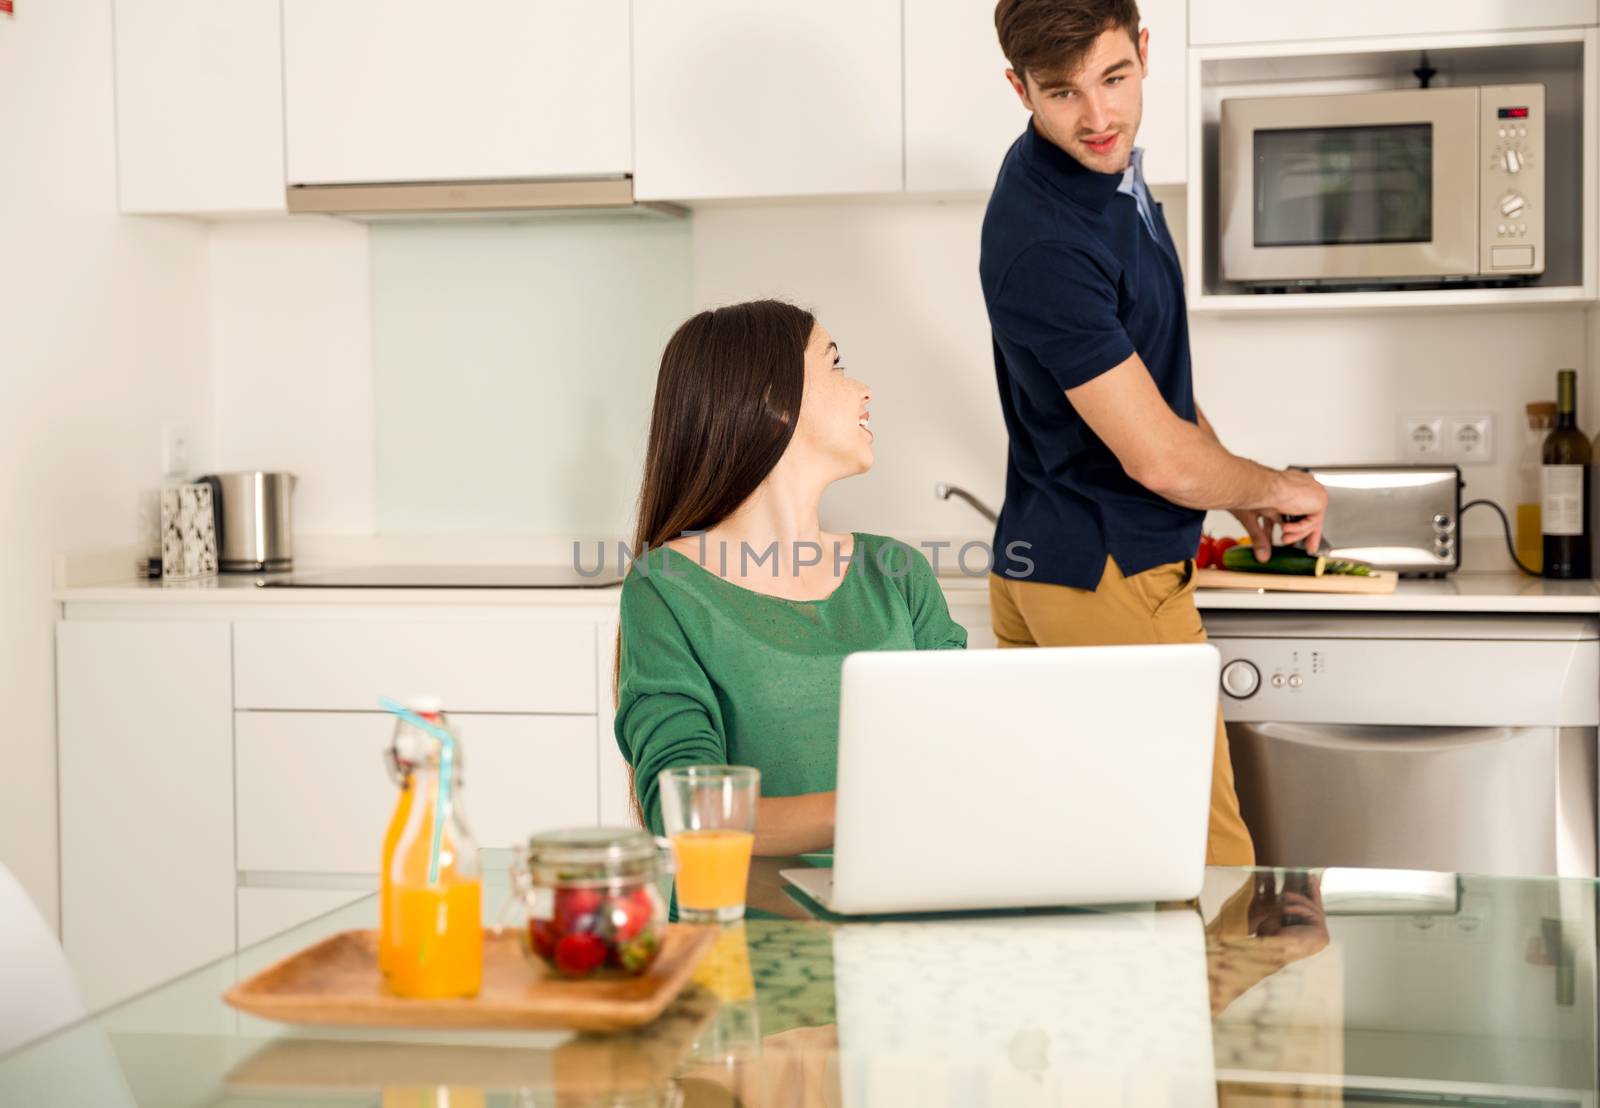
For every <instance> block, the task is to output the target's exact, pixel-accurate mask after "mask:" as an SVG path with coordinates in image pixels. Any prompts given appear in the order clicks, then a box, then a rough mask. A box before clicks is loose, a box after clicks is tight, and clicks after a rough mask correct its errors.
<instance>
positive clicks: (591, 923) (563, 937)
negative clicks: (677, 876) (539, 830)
mask: <svg viewBox="0 0 1600 1108" xmlns="http://www.w3.org/2000/svg"><path fill="white" fill-rule="evenodd" d="M671 867H672V854H671V849H670V846H668V847H667V848H666V849H663V844H662V842H661V841H660V840H657V839H656V838H654V837H653V836H651V835H650V834H648V833H647V832H644V831H640V830H637V829H632V828H629V829H619V828H606V827H599V828H595V827H583V828H575V829H572V830H567V831H548V832H545V833H543V834H539V835H535V836H533V837H532V838H531V839H529V840H528V844H527V846H526V848H525V849H524V850H523V853H522V857H520V858H518V859H516V860H515V861H514V862H513V863H512V865H511V882H512V888H513V889H514V890H515V891H516V895H517V896H518V897H519V898H520V899H521V901H522V903H523V906H524V908H525V909H526V912H527V924H526V926H525V927H524V928H523V930H522V936H523V948H524V950H526V951H527V953H528V955H529V957H531V958H535V959H537V960H538V961H540V962H542V963H543V964H545V965H547V966H549V967H551V968H552V969H554V970H555V971H556V972H558V973H560V974H562V975H564V976H566V977H574V978H581V977H588V976H590V975H591V974H593V973H596V972H598V971H602V970H606V969H610V970H617V971H620V972H622V973H626V974H641V973H643V972H644V971H645V970H647V969H649V968H650V966H651V964H652V963H653V962H655V960H656V955H657V954H658V953H659V952H660V950H661V942H662V940H663V939H664V938H665V937H666V929H667V905H666V901H664V900H663V899H662V897H661V892H660V890H659V889H657V887H656V883H657V881H658V880H659V879H660V878H661V876H662V875H663V874H665V873H667V872H670V870H671Z"/></svg>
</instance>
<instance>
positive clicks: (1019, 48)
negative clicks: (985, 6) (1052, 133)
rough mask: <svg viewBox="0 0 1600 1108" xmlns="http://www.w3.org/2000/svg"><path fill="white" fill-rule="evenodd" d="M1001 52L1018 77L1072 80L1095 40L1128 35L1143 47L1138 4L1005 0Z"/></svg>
mask: <svg viewBox="0 0 1600 1108" xmlns="http://www.w3.org/2000/svg"><path fill="white" fill-rule="evenodd" d="M994 29H995V31H996V33H998V34H999V36H1000V49H1001V51H1002V52H1003V53H1004V54H1005V56H1006V60H1007V61H1008V62H1010V63H1011V68H1012V69H1014V70H1016V71H1017V76H1018V77H1023V76H1025V75H1026V74H1029V73H1032V74H1033V75H1034V77H1035V79H1037V78H1038V76H1039V74H1041V73H1059V74H1067V73H1071V72H1072V71H1073V70H1075V69H1077V68H1078V65H1079V64H1080V63H1081V62H1082V61H1083V58H1084V55H1086V54H1087V53H1088V52H1089V50H1090V48H1091V47H1092V46H1093V45H1094V40H1095V39H1097V38H1099V37H1100V36H1101V35H1102V34H1104V33H1105V32H1106V31H1110V30H1116V29H1120V30H1124V31H1127V32H1128V36H1129V37H1130V38H1132V39H1133V44H1134V46H1135V47H1137V46H1138V45H1139V5H1138V4H1137V3H1135V0H1000V2H999V3H998V4H996V5H995V9H994Z"/></svg>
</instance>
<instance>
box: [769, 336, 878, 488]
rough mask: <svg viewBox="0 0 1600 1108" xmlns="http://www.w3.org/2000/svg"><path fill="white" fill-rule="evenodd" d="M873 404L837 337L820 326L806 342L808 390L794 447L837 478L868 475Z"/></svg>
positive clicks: (801, 407) (801, 404)
mask: <svg viewBox="0 0 1600 1108" xmlns="http://www.w3.org/2000/svg"><path fill="white" fill-rule="evenodd" d="M871 400H872V390H871V389H869V388H868V387H867V386H866V385H865V384H864V383H862V382H861V381H858V380H856V379H855V378H854V377H851V376H849V372H848V370H846V368H845V366H844V364H843V362H841V361H840V359H839V348H838V346H836V345H835V344H834V341H833V336H832V335H830V334H828V331H827V329H826V328H825V327H823V326H822V324H820V323H818V324H817V325H816V326H814V327H813V328H812V329H811V341H810V342H808V343H807V344H806V379H805V392H804V393H803V394H802V395H801V398H800V421H799V424H798V425H797V426H796V427H795V432H794V438H793V439H792V440H791V441H790V444H789V445H790V448H791V449H793V448H795V447H797V446H798V447H799V448H800V449H802V450H804V451H805V452H806V455H807V456H809V457H813V458H815V459H817V461H818V462H820V463H821V464H823V465H825V466H826V467H828V468H829V469H830V470H832V471H834V472H835V473H837V475H838V476H844V477H848V476H851V475H853V474H857V473H865V472H866V471H867V470H869V469H871V468H872V432H871V431H869V430H868V429H867V405H868V403H870V402H871Z"/></svg>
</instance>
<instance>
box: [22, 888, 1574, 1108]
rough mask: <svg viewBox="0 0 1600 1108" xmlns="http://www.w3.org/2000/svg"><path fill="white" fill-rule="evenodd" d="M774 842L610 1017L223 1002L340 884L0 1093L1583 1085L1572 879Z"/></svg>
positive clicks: (907, 1094)
mask: <svg viewBox="0 0 1600 1108" xmlns="http://www.w3.org/2000/svg"><path fill="white" fill-rule="evenodd" d="M799 864H802V863H801V862H800V861H799V860H798V859H758V862H757V866H756V869H755V872H753V874H752V880H751V906H752V909H753V911H752V918H750V919H747V920H746V921H745V922H744V923H743V924H740V925H737V926H735V927H733V928H730V929H727V930H725V931H724V932H723V933H722V934H721V936H720V938H719V942H718V945H717V947H716V949H715V950H714V951H713V953H712V955H711V956H710V957H709V958H708V960H707V962H706V963H704V964H703V965H702V967H701V970H700V972H699V973H698V974H697V984H695V985H693V986H691V987H690V988H689V989H688V990H687V991H685V992H684V993H683V994H682V995H681V996H680V997H679V998H678V999H677V1000H676V1001H675V1002H674V1003H673V1005H672V1007H670V1008H669V1009H668V1010H667V1012H666V1014H665V1015H663V1016H662V1017H661V1019H659V1020H657V1021H656V1022H655V1023H654V1024H652V1025H650V1026H649V1027H647V1028H644V1029H642V1030H640V1031H637V1032H633V1033H629V1034H622V1035H576V1034H571V1033H566V1032H490V1033H486V1032H440V1031H379V1030H359V1029H335V1028H310V1027H292V1026H284V1025H278V1024H273V1023H269V1022H265V1021H262V1020H258V1019H255V1018H253V1017H250V1016H246V1015H243V1014H241V1013H238V1012H235V1011H234V1010H232V1009H231V1008H229V1007H228V1006H227V1005H225V1004H224V1003H223V1002H222V999H221V997H222V993H223V992H224V991H225V990H226V989H227V988H228V987H229V986H231V985H232V984H234V983H235V982H236V981H238V980H240V979H242V978H244V977H246V976H248V975H250V974H252V973H254V972H256V971H257V970H259V969H261V968H263V967H265V966H267V965H269V964H271V963H272V962H274V961H276V960H278V959H280V958H282V957H284V956H286V955H288V954H290V953H292V952H294V951H295V950H298V949H300V948H302V947H304V946H307V945H309V944H311V943H313V942H315V941H317V940H319V939H321V938H324V937H326V936H328V935H330V934H334V933H336V932H338V931H342V930H346V929H350V928H367V927H373V926H375V924H376V920H377V905H376V902H375V899H374V898H373V897H367V898H365V899H363V900H361V901H359V902H357V903H354V904H351V905H349V906H347V907H345V908H343V909H340V910H338V911H336V912H333V913H330V914H328V915H326V916H322V917H320V918H318V919H316V920H313V921H311V922H309V923H306V924H304V925H302V926H299V927H297V928H295V929H293V930H291V931H288V932H285V933H283V934H281V935H278V936H276V937H274V938H272V939H270V940H268V941H265V942H262V943H259V944H256V945H254V946H251V947H249V948H247V949H244V950H242V951H240V952H239V953H238V954H237V955H235V956H233V957H230V958H226V959H223V960H222V961H219V962H216V963H213V964H211V965H208V966H205V967H203V968H201V969H199V970H196V971H195V972H193V973H190V974H188V975H186V976H184V977H182V978H179V979H178V980H175V981H172V982H170V983H168V984H166V985H163V986H162V987H160V988H157V989H155V990H153V991H151V992H149V993H146V994H144V995H142V996H139V997H137V998H135V999H133V1000H130V1001H127V1002H126V1003H123V1004H121V1005H119V1006H117V1007H115V1008H112V1009H110V1010H108V1011H105V1012H103V1013H100V1014H99V1015H97V1016H95V1017H93V1018H91V1019H88V1020H86V1021H84V1022H81V1023H78V1024H75V1025H72V1026H70V1027H67V1028H65V1029H63V1030H61V1031H58V1032H57V1033H55V1034H53V1035H51V1036H50V1037H48V1038H45V1039H42V1040H39V1041H36V1042H34V1043H32V1044H30V1045H28V1046H25V1047H22V1048H20V1049H18V1050H16V1051H13V1052H12V1053H11V1054H9V1055H6V1056H4V1057H3V1058H0V1105H6V1106H7V1108H10V1106H21V1105H29V1106H32V1105H54V1104H72V1105H77V1104H82V1105H94V1106H97V1108H118V1106H130V1105H138V1106H141V1108H143V1106H155V1105H160V1106H162V1108H173V1106H179V1108H181V1106H189V1105H196V1106H198V1105H237V1106H251V1108H256V1106H266V1105H297V1106H304V1105H322V1104H328V1105H351V1104H363V1105H377V1104H381V1105H384V1106H385V1108H399V1106H419V1105H429V1106H445V1105H448V1106H450V1108H461V1106H472V1108H476V1106H480V1105H482V1106H487V1105H508V1106H510V1105H516V1106H532V1105H540V1106H543V1105H550V1106H558V1105H559V1106H577V1105H638V1106H643V1105H652V1106H692V1105H719V1106H721V1105H752V1106H773V1108H776V1106H783V1108H801V1106H810V1105H818V1106H834V1105H846V1106H850V1108H886V1106H901V1105H904V1106H908V1108H909V1106H916V1108H939V1106H945V1105H949V1106H958V1105H959V1106H962V1108H966V1106H997V1108H998V1106H1006V1108H1018V1106H1020V1108H1031V1106H1034V1105H1095V1106H1099V1105H1139V1106H1145V1105H1149V1106H1157V1105H1162V1106H1164V1105H1217V1106H1222V1108H1230V1106H1233V1108H1244V1106H1248V1108H1256V1106H1265V1105H1279V1104H1311V1105H1335V1104H1360V1105H1410V1106H1414V1105H1433V1104H1439V1105H1468V1104H1470V1105H1517V1106H1532V1105H1581V1106H1589V1108H1593V1106H1595V1105H1596V1099H1597V1098H1596V1086H1597V1084H1600V1082H1597V1065H1600V1061H1597V1046H1596V928H1595V916H1596V895H1597V890H1600V884H1597V883H1596V882H1592V881H1575V880H1555V879H1520V878H1494V877H1473V876H1460V877H1457V876H1456V875H1445V874H1407V873H1391V872H1386V871H1370V870H1327V871H1322V872H1320V873H1317V872H1311V873H1308V872H1305V871H1295V870H1266V869H1257V870H1247V869H1212V870H1209V871H1208V872H1207V878H1206V886H1205V891H1204V893H1203V895H1202V896H1201V898H1200V900H1199V901H1198V903H1197V904H1179V905H1144V906H1132V907H1127V908H1121V909H1116V910H1104V911H1033V912H1024V913H981V914H978V913H973V914H964V915H959V916H940V917H920V918H914V919H913V918H893V919H874V920H870V921H844V920H840V919H837V918H829V917H827V916H826V913H823V912H822V911H821V910H820V909H818V908H817V906H816V905H812V904H809V903H807V902H805V901H804V899H803V898H801V897H799V896H798V894H795V895H793V896H791V895H790V894H789V893H788V892H787V891H786V888H785V885H784V883H783V881H782V879H781V878H780V877H779V876H778V871H779V870H781V869H782V868H784V867H786V866H793V865H799ZM487 884H488V888H487V889H486V893H487V895H486V896H485V898H484V901H485V912H486V914H487V915H490V916H494V915H498V913H499V910H500V907H501V904H502V902H503V891H504V888H505V883H504V875H503V871H496V870H495V868H494V867H493V866H491V867H490V873H489V877H488V881H487ZM758 917H759V918H758Z"/></svg>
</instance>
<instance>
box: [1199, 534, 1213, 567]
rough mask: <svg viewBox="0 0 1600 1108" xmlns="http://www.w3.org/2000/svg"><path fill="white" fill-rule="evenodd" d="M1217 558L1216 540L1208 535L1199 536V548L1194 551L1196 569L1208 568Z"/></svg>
mask: <svg viewBox="0 0 1600 1108" xmlns="http://www.w3.org/2000/svg"><path fill="white" fill-rule="evenodd" d="M1216 560H1217V540H1216V539H1213V538H1212V537H1211V536H1210V535H1201V536H1200V549H1199V550H1197V551H1195V555H1194V564H1195V568H1196V569H1208V568H1210V566H1211V564H1212V563H1213V562H1215V561H1216Z"/></svg>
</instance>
